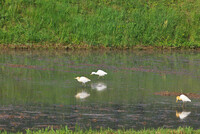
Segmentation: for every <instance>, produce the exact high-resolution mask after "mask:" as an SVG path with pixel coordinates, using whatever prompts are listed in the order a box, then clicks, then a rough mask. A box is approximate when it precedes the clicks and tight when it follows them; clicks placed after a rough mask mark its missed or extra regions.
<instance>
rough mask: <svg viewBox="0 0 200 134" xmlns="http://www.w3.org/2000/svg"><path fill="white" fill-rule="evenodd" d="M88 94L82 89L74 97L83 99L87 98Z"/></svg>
mask: <svg viewBox="0 0 200 134" xmlns="http://www.w3.org/2000/svg"><path fill="white" fill-rule="evenodd" d="M89 96H90V94H88V93H87V92H84V91H82V92H80V93H77V94H76V95H75V97H76V98H78V99H85V98H87V97H89Z"/></svg>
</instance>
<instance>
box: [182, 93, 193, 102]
mask: <svg viewBox="0 0 200 134" xmlns="http://www.w3.org/2000/svg"><path fill="white" fill-rule="evenodd" d="M180 98H181V100H182V101H183V102H187V101H189V102H191V100H190V99H189V98H188V97H187V96H185V95H184V94H181V95H180Z"/></svg>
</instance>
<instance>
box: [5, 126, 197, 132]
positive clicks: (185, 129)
mask: <svg viewBox="0 0 200 134" xmlns="http://www.w3.org/2000/svg"><path fill="white" fill-rule="evenodd" d="M6 133H7V132H3V133H2V134H6ZM26 133H27V134H199V133H200V130H193V129H192V128H190V127H186V128H181V127H180V128H178V129H162V128H159V129H146V130H138V131H135V130H132V129H130V130H112V129H107V130H91V129H90V130H86V131H83V130H77V131H76V130H75V131H72V130H69V129H68V128H67V127H65V128H63V129H59V130H53V129H42V130H37V131H31V130H27V131H26ZM18 134H22V132H18Z"/></svg>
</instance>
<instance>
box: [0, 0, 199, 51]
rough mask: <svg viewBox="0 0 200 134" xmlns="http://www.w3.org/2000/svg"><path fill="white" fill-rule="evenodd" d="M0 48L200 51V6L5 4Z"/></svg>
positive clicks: (183, 0)
mask: <svg viewBox="0 0 200 134" xmlns="http://www.w3.org/2000/svg"><path fill="white" fill-rule="evenodd" d="M0 44H16V45H18V44H26V45H29V44H42V45H45V44H61V45H69V44H70V45H80V46H81V45H91V46H98V45H102V46H105V47H132V46H135V45H142V46H173V47H200V1H198V0H160V1H158V0H15V1H13V0H0Z"/></svg>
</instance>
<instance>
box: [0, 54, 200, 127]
mask: <svg viewBox="0 0 200 134" xmlns="http://www.w3.org/2000/svg"><path fill="white" fill-rule="evenodd" d="M55 53H56V52H55V51H52V52H50V51H47V52H46V53H44V52H40V51H37V52H36V53H35V52H30V51H23V52H22V51H20V52H17V51H14V53H8V52H5V53H3V52H2V51H1V52H0V61H1V62H0V85H1V87H0V129H2V128H3V129H4V130H8V131H21V130H24V129H27V128H30V129H34V128H41V127H47V126H50V125H51V126H52V125H53V126H55V127H56V126H58V125H59V126H60V125H62V126H65V125H67V126H68V127H69V128H74V127H75V126H76V125H77V126H78V127H80V128H85V129H88V128H95V129H96V128H99V127H102V128H108V127H109V128H112V129H120V128H125V129H130V128H133V129H143V128H159V127H165V128H178V127H180V126H182V127H185V126H190V127H192V128H194V129H197V128H200V125H199V124H200V119H199V113H200V107H199V101H198V100H194V102H193V103H191V104H189V105H188V106H187V108H188V110H189V111H191V112H192V115H190V117H187V118H186V120H184V121H180V119H179V118H176V117H175V118H174V113H175V110H176V109H177V108H179V106H177V105H176V103H175V102H174V100H175V97H173V96H164V97H163V96H155V95H154V93H155V92H162V91H168V92H179V91H177V89H181V90H182V91H181V92H184V93H199V87H200V83H199V79H200V70H199V68H200V60H199V59H200V53H193V52H192V53H188V52H187V53H183V52H181V53H174V52H170V53H165V52H162V53H159V52H156V53H154V52H153V53H146V51H145V52H144V53H143V52H142V51H140V52H132V51H130V52H129V51H123V52H120V51H117V52H115V51H109V52H105V53H104V52H99V51H92V52H84V51H81V52H80V53H74V51H73V52H72V51H70V52H69V51H64V52H63V53H61V54H59V53H60V52H58V53H57V54H56V55H55ZM97 68H103V69H105V70H106V71H108V72H109V77H106V79H104V81H103V82H105V83H102V82H99V81H93V80H95V79H91V83H89V87H88V86H85V87H84V89H80V83H78V82H77V81H75V80H74V79H73V78H75V77H77V76H86V77H88V78H90V77H89V74H90V72H92V71H94V70H95V71H96V69H97ZM96 82H98V83H96ZM86 84H88V83H86ZM90 84H91V85H90ZM108 85H109V89H110V90H105V89H106V88H107V89H108V87H107V86H108ZM74 89H79V91H80V92H79V91H78V92H77V91H76V90H74ZM92 89H95V90H92ZM91 90H92V91H91ZM102 90H103V92H101V93H99V92H100V91H102ZM81 91H85V92H82V93H81ZM77 93H78V94H77ZM76 94H77V95H76ZM90 94H91V95H90ZM75 95H76V96H75ZM178 95H179V94H178ZM76 97H77V98H79V99H80V100H76V99H77V98H76ZM87 97H88V98H87ZM188 97H189V96H188ZM84 98H85V99H84ZM191 98H192V97H191ZM197 101H198V102H197ZM177 115H178V117H180V118H182V119H183V116H182V114H181V113H178V114H177Z"/></svg>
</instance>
